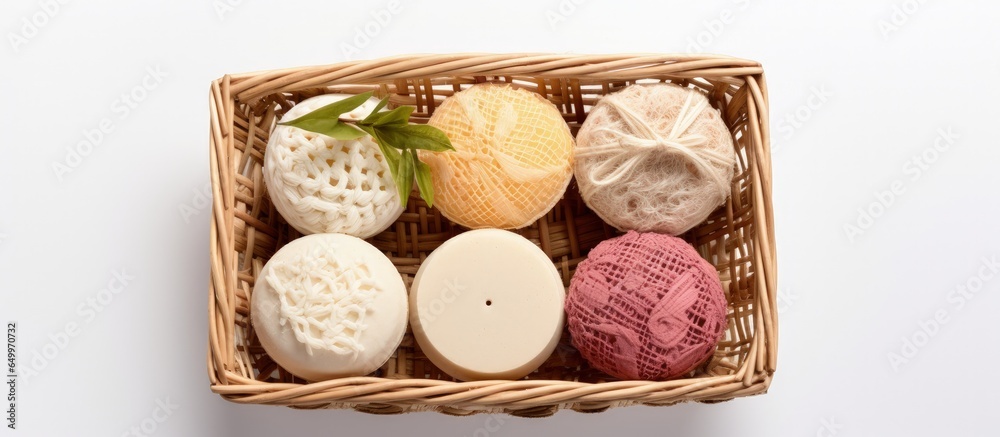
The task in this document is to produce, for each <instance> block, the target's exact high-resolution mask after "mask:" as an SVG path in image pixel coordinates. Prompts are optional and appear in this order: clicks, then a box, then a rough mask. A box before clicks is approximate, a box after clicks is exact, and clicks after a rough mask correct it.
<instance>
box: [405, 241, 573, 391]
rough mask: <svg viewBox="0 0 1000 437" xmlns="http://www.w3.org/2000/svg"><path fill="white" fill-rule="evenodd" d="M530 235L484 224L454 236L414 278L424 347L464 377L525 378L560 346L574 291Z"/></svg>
mask: <svg viewBox="0 0 1000 437" xmlns="http://www.w3.org/2000/svg"><path fill="white" fill-rule="evenodd" d="M546 261H548V257H547V256H546V255H545V252H542V250H541V249H539V248H538V246H535V245H534V244H533V243H532V242H531V241H528V239H526V238H524V237H522V236H520V235H517V234H515V233H513V232H508V231H501V230H498V229H478V230H475V231H469V232H466V233H463V234H461V235H459V236H457V237H455V238H452V239H450V240H448V241H446V242H445V243H444V244H442V245H441V246H440V247H438V248H437V249H434V251H433V252H431V254H430V255H429V256H428V257H427V259H426V260H424V262H423V263H421V264H420V269H419V270H418V271H417V275H416V276H414V277H413V284H411V286H410V326H411V327H412V329H413V337H414V339H416V340H417V343H418V344H419V345H420V350H421V351H423V352H424V353H425V354H427V358H429V359H430V360H431V362H433V363H434V365H436V366H437V367H438V368H439V369H441V370H443V371H444V372H445V373H447V374H449V375H451V376H454V377H455V378H458V379H461V380H463V381H473V380H488V379H519V378H522V377H524V376H525V375H527V374H529V373H531V372H532V371H534V370H535V369H537V368H538V366H540V365H541V364H542V363H543V362H544V361H545V360H546V359H548V358H549V356H550V355H551V354H552V351H553V350H555V347H556V343H558V342H559V335H560V334H562V331H563V322H564V321H565V317H564V316H563V302H564V299H565V296H566V294H565V293H566V292H565V289H564V288H563V283H562V279H561V278H560V277H559V272H558V271H556V268H555V267H554V266H552V263H551V262H546Z"/></svg>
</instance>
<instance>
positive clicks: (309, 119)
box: [278, 91, 455, 208]
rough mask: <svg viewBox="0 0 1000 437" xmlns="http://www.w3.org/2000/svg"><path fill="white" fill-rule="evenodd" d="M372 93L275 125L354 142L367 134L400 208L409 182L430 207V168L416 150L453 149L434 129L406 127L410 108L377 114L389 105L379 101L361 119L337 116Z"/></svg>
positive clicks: (406, 196) (404, 199) (431, 193)
mask: <svg viewBox="0 0 1000 437" xmlns="http://www.w3.org/2000/svg"><path fill="white" fill-rule="evenodd" d="M372 94H373V92H371V91H369V92H367V93H364V94H358V95H356V96H352V97H348V98H346V99H344V100H340V101H337V102H334V103H331V104H329V105H326V106H324V107H322V108H319V109H317V110H315V111H312V112H310V113H308V114H306V115H303V116H301V117H299V118H296V119H295V120H292V121H286V122H283V123H278V124H280V125H283V126H294V127H297V128H299V129H304V130H307V131H310V132H315V133H318V134H323V135H326V136H328V137H331V138H334V139H338V140H356V139H358V138H361V137H363V136H365V135H371V137H372V138H374V139H375V142H376V143H377V144H378V147H379V150H381V151H382V156H384V157H385V160H386V162H388V163H389V171H390V173H392V178H393V180H395V181H396V188H397V189H398V190H399V199H400V202H402V205H403V207H404V208H405V207H406V201H407V199H409V197H410V191H411V190H412V189H413V179H414V178H416V179H417V187H418V188H419V189H420V197H421V198H422V199H424V201H425V202H427V206H434V186H433V185H432V184H431V168H430V167H429V166H428V165H427V164H424V163H423V162H422V161H420V159H419V158H417V150H418V149H421V150H430V151H433V152H445V151H449V150H455V148H454V147H453V146H452V145H451V141H450V140H448V136H447V135H445V134H444V132H442V131H441V130H440V129H438V128H436V127H434V126H428V125H424V124H410V114H412V113H413V107H412V106H400V107H398V108H396V109H393V110H391V111H386V112H379V111H381V110H382V109H383V108H385V106H386V105H387V104H388V103H389V99H388V98H385V99H382V101H380V102H379V103H378V105H377V106H375V109H374V110H373V111H372V113H371V114H368V116H367V117H365V119H364V120H360V121H355V120H345V119H341V118H340V116H341V115H342V114H344V113H345V112H348V111H351V110H353V109H355V108H357V107H358V106H361V104H362V103H364V102H366V101H368V99H369V98H371V96H372Z"/></svg>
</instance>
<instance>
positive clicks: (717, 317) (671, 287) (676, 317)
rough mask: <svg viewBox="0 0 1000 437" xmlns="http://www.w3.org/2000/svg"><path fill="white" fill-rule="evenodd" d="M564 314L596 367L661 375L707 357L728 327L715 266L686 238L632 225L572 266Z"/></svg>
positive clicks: (626, 374) (635, 375)
mask: <svg viewBox="0 0 1000 437" xmlns="http://www.w3.org/2000/svg"><path fill="white" fill-rule="evenodd" d="M566 318H567V324H568V325H569V332H570V335H571V337H572V341H573V346H575V347H576V348H577V349H579V350H580V354H581V355H583V357H584V358H585V359H586V360H587V362H588V363H590V365H591V366H593V367H594V368H596V369H598V370H601V371H603V372H605V373H607V374H609V375H611V376H614V377H617V378H620V379H642V380H653V381H661V380H666V379H671V378H675V377H678V376H681V375H684V374H686V373H688V372H690V371H692V370H694V369H695V368H696V367H697V366H698V365H700V364H701V363H703V362H704V361H705V360H706V359H708V358H709V357H711V356H712V353H713V352H715V349H716V346H717V343H718V342H719V340H720V339H721V337H722V335H723V333H724V332H725V329H726V297H725V295H724V294H723V291H722V285H721V284H720V283H719V277H718V275H717V274H716V272H715V268H714V267H712V265H711V264H709V263H708V261H705V260H704V259H702V258H701V257H700V256H699V255H698V252H697V251H696V250H695V249H694V248H693V247H691V246H690V245H688V244H687V243H686V242H684V240H681V239H680V238H677V237H672V236H670V235H664V234H655V233H639V232H634V231H630V232H628V233H627V234H625V235H623V236H620V237H617V238H613V239H611V240H606V241H603V242H601V244H598V245H597V247H595V248H594V249H593V250H591V251H590V253H589V254H588V255H587V259H586V260H584V261H583V262H581V263H580V265H579V266H577V269H576V273H574V274H573V279H572V281H571V282H570V288H569V296H568V297H567V298H566Z"/></svg>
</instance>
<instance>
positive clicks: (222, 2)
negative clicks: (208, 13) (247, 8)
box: [212, 0, 244, 21]
mask: <svg viewBox="0 0 1000 437" xmlns="http://www.w3.org/2000/svg"><path fill="white" fill-rule="evenodd" d="M243 1H244V0H215V1H214V2H212V9H215V16H216V17H219V21H226V15H229V13H230V12H233V11H235V10H236V8H237V7H239V6H240V5H242V4H243Z"/></svg>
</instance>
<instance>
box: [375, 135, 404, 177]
mask: <svg viewBox="0 0 1000 437" xmlns="http://www.w3.org/2000/svg"><path fill="white" fill-rule="evenodd" d="M378 148H379V150H381V151H382V157H384V158H385V162H388V163H389V172H390V173H392V176H393V177H396V175H397V174H399V161H400V159H402V158H401V157H400V156H399V150H397V149H393V148H392V147H389V146H384V145H382V142H381V141H379V142H378ZM396 185H397V186H398V185H399V184H396Z"/></svg>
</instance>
